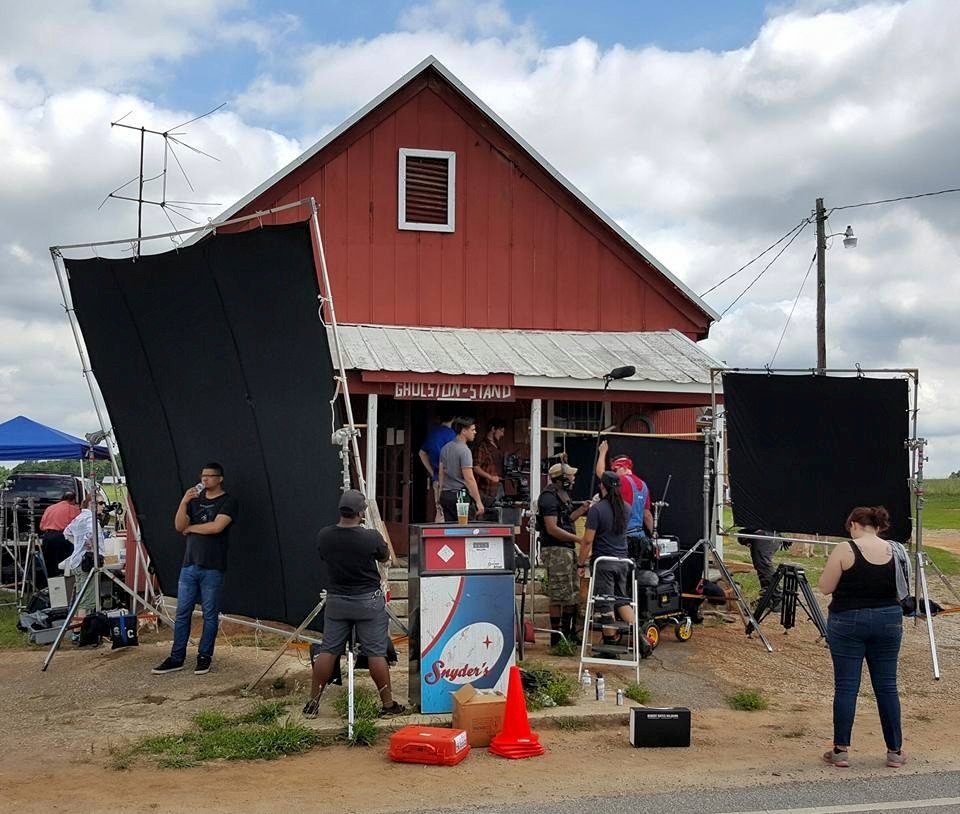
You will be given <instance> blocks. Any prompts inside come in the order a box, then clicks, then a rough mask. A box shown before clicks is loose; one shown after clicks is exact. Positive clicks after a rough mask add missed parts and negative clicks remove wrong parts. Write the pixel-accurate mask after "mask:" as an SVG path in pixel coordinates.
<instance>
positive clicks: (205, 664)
mask: <svg viewBox="0 0 960 814" xmlns="http://www.w3.org/2000/svg"><path fill="white" fill-rule="evenodd" d="M210 660H211V659H210V656H197V669H196V670H194V671H193V674H194V675H198V676H202V675H206V674H207V673H209V672H210Z"/></svg>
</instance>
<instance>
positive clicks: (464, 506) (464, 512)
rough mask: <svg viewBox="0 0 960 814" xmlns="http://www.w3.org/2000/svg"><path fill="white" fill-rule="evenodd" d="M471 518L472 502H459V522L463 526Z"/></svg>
mask: <svg viewBox="0 0 960 814" xmlns="http://www.w3.org/2000/svg"><path fill="white" fill-rule="evenodd" d="M469 519H470V504H469V503H458V504H457V523H459V524H460V525H461V526H465V525H467V521H468V520H469Z"/></svg>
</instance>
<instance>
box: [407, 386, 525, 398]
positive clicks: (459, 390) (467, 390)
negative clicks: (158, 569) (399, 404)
mask: <svg viewBox="0 0 960 814" xmlns="http://www.w3.org/2000/svg"><path fill="white" fill-rule="evenodd" d="M393 397H394V398H395V399H402V400H406V401H513V400H514V396H513V386H512V385H509V384H461V383H459V382H396V383H395V384H394V391H393Z"/></svg>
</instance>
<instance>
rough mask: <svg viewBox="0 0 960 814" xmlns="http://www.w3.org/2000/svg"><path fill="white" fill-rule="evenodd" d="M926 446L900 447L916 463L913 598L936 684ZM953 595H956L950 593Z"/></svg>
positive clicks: (913, 442) (911, 442) (918, 441)
mask: <svg viewBox="0 0 960 814" xmlns="http://www.w3.org/2000/svg"><path fill="white" fill-rule="evenodd" d="M926 445H927V439H926V438H910V439H908V440H907V441H906V442H905V443H904V446H905V447H906V448H907V449H908V450H910V452H911V453H914V457H915V460H916V469H915V472H914V475H913V477H912V478H911V479H910V482H911V485H912V486H913V493H914V495H915V498H916V507H917V516H916V520H915V521H914V522H915V527H914V533H915V537H916V545H915V546H914V557H915V559H916V573H915V574H914V580H915V585H914V596H915V597H916V600H917V609H916V613H917V614H919V613H920V600H921V597H923V613H924V618H925V619H926V621H927V636H928V637H929V639H930V660H931V662H932V664H933V677H934V679H936V680H937V681H939V680H940V659H939V657H938V656H937V642H936V639H935V638H934V635H933V616H932V614H931V613H930V591H929V588H928V587H927V572H926V565H927V564H928V563H930V564H931V565H932V564H933V561H932V560H928V559H927V553H926V552H925V551H924V550H923V504H924V503H925V502H926V498H925V496H924V490H923V464H924V461H926V460H927V457H926V455H925V453H924V449H925V447H926ZM933 567H934V568H936V570H937V572H938V573H939V574H940V578H941V579H942V580H943V581H944V582H945V583H946V584H947V587H948V588H950V590H951V591H954V588H953V586H952V585H951V584H950V582H949V581H948V580H947V578H946V577H945V576H944V574H943V572H942V571H940V569H939V568H937V566H936V565H934V566H933ZM954 593H956V591H954ZM916 624H917V617H916V616H914V626H916Z"/></svg>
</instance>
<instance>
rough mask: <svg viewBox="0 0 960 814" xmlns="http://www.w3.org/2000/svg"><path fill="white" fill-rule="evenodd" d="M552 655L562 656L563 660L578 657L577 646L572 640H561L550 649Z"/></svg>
mask: <svg viewBox="0 0 960 814" xmlns="http://www.w3.org/2000/svg"><path fill="white" fill-rule="evenodd" d="M550 655H551V656H561V657H563V658H569V657H570V656H575V655H577V645H576V644H574V643H573V642H572V641H570V639H561V640H560V641H559V642H557V643H556V644H555V645H554V646H553V647H551V648H550Z"/></svg>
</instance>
